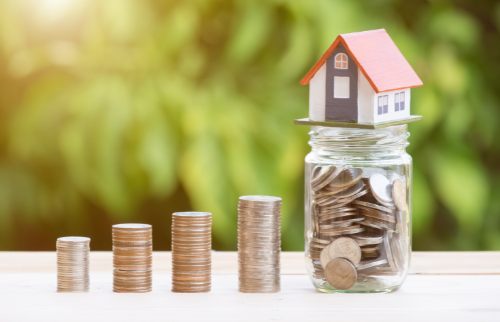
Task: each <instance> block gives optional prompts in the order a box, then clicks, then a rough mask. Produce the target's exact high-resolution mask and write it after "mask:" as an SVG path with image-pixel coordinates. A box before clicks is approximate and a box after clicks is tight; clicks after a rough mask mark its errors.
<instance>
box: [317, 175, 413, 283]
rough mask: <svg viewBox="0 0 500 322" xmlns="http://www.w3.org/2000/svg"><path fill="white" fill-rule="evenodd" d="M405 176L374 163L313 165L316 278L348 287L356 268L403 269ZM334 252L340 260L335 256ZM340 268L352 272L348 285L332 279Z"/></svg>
mask: <svg viewBox="0 0 500 322" xmlns="http://www.w3.org/2000/svg"><path fill="white" fill-rule="evenodd" d="M384 174H385V175H384ZM404 181H405V179H404V177H402V176H399V175H397V174H396V173H394V172H392V171H386V170H384V169H377V168H356V167H352V166H349V165H339V166H333V165H327V166H316V167H315V168H314V169H313V171H312V174H311V179H310V205H311V208H310V213H311V214H310V217H311V222H310V224H309V226H310V230H309V231H308V236H307V237H308V249H307V255H308V257H309V258H310V259H311V261H312V267H313V269H314V276H315V278H318V279H323V280H326V281H328V283H329V284H330V285H331V286H332V287H334V288H336V289H339V290H346V289H349V288H350V287H352V286H353V285H354V283H355V281H356V278H357V274H358V272H359V271H364V270H367V271H365V272H369V273H371V274H372V273H373V274H376V273H377V271H369V270H368V269H369V268H374V267H375V268H377V267H380V269H381V270H384V273H385V274H386V272H387V270H389V271H392V272H394V273H397V271H398V270H399V269H402V265H403V263H404V262H405V260H404V259H403V256H404V255H403V254H404V253H405V249H404V247H403V245H404V244H405V243H406V242H405V241H400V239H403V238H405V237H404V236H406V235H407V227H406V225H404V224H402V223H403V222H404V221H405V218H404V215H405V214H406V185H405V182H404ZM336 258H341V259H342V261H340V260H335V261H333V260H334V259H336ZM346 261H347V262H348V263H347V264H346ZM339 270H340V271H343V272H348V273H349V274H347V275H346V276H349V277H352V276H354V279H352V278H349V279H348V280H349V281H350V282H352V281H353V280H354V282H352V285H350V283H346V281H344V280H342V283H339V281H335V280H333V279H334V276H337V275H336V273H335V272H338V271H339ZM365 272H363V273H365ZM349 285H350V286H349Z"/></svg>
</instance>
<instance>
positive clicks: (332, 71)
mask: <svg viewBox="0 0 500 322" xmlns="http://www.w3.org/2000/svg"><path fill="white" fill-rule="evenodd" d="M339 53H344V54H346V55H347V62H348V64H347V67H348V68H347V69H336V68H335V56H336V55H337V54H339ZM335 76H341V77H349V98H334V97H333V94H334V92H333V89H334V77H335ZM325 92H326V100H325V103H326V106H325V118H326V120H335V121H342V122H358V66H357V65H356V63H355V62H354V60H353V59H352V58H351V56H349V54H348V53H347V50H346V49H345V47H344V45H342V44H339V45H338V46H337V48H335V50H334V51H333V52H332V54H331V55H330V56H329V57H328V58H327V59H326V91H325Z"/></svg>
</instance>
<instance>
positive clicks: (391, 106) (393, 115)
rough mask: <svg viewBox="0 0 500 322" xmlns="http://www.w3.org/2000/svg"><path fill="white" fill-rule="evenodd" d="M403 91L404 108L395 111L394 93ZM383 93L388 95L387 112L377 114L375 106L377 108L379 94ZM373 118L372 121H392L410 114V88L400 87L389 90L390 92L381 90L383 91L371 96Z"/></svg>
mask: <svg viewBox="0 0 500 322" xmlns="http://www.w3.org/2000/svg"><path fill="white" fill-rule="evenodd" d="M401 92H404V93H405V109H404V111H398V112H396V111H395V110H394V108H395V107H394V94H396V93H401ZM383 95H388V96H389V97H388V99H389V104H388V105H389V112H388V113H387V114H382V115H378V114H377V108H378V98H379V96H383ZM372 113H373V119H374V123H379V122H387V121H393V120H399V119H402V118H405V117H409V116H410V89H409V88H406V89H401V90H397V91H390V92H383V93H378V94H375V95H374V96H373V111H372Z"/></svg>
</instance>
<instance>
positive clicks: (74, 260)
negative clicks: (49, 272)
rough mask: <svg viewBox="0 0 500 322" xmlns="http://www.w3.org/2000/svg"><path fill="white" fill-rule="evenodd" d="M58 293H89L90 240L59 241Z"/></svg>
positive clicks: (77, 238)
mask: <svg viewBox="0 0 500 322" xmlns="http://www.w3.org/2000/svg"><path fill="white" fill-rule="evenodd" d="M56 246H57V291H58V292H88V291H89V251H90V238H87V237H61V238H58V239H57V243H56Z"/></svg>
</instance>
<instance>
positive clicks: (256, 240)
mask: <svg viewBox="0 0 500 322" xmlns="http://www.w3.org/2000/svg"><path fill="white" fill-rule="evenodd" d="M280 255H281V198H278V197H270V196H244V197H240V200H239V205H238V269H239V290H240V292H244V293H274V292H279V291H280Z"/></svg>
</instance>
